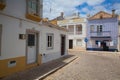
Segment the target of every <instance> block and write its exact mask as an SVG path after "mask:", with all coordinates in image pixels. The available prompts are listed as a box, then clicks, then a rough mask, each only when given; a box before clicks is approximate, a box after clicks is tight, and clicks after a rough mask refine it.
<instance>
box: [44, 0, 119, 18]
mask: <svg viewBox="0 0 120 80" xmlns="http://www.w3.org/2000/svg"><path fill="white" fill-rule="evenodd" d="M113 9H115V10H116V14H120V0H43V17H44V18H48V19H54V18H56V17H57V16H60V13H61V12H64V16H70V15H72V14H75V13H79V14H80V16H81V17H86V15H88V14H90V15H94V14H95V13H97V12H99V11H105V12H108V13H111V10H113Z"/></svg>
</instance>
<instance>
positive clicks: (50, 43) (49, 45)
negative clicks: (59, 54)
mask: <svg viewBox="0 0 120 80" xmlns="http://www.w3.org/2000/svg"><path fill="white" fill-rule="evenodd" d="M53 38H54V36H53V34H52V33H50V34H47V49H52V48H53Z"/></svg>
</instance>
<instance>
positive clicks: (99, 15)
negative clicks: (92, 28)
mask: <svg viewBox="0 0 120 80" xmlns="http://www.w3.org/2000/svg"><path fill="white" fill-rule="evenodd" d="M114 17H116V16H114ZM105 18H113V15H112V14H109V13H107V12H104V11H100V12H98V13H96V14H95V15H93V16H91V17H90V18H88V20H94V19H105Z"/></svg>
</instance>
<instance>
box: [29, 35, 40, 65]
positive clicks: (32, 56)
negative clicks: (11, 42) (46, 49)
mask: <svg viewBox="0 0 120 80" xmlns="http://www.w3.org/2000/svg"><path fill="white" fill-rule="evenodd" d="M37 44H38V35H37V33H28V34H27V64H31V63H36V62H37V48H38V46H37Z"/></svg>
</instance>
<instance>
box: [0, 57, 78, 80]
mask: <svg viewBox="0 0 120 80" xmlns="http://www.w3.org/2000/svg"><path fill="white" fill-rule="evenodd" d="M75 58H76V56H74V55H67V56H64V57H61V58H59V59H56V60H53V61H50V62H47V63H44V64H42V65H40V66H37V67H34V68H31V69H27V70H24V71H21V72H17V73H15V74H12V75H9V76H7V77H4V78H2V79H0V80H35V79H36V80H37V79H38V78H39V77H41V76H43V75H44V74H47V73H48V72H50V71H51V70H54V69H56V68H59V67H60V66H61V65H66V64H67V63H69V62H71V61H72V60H74V59H75Z"/></svg>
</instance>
